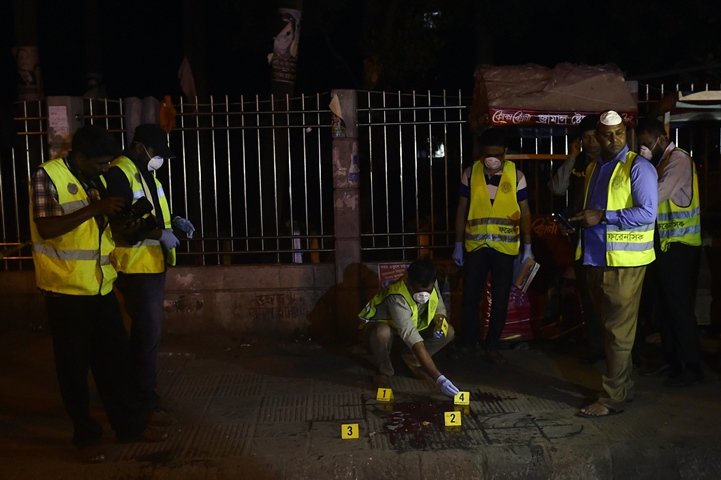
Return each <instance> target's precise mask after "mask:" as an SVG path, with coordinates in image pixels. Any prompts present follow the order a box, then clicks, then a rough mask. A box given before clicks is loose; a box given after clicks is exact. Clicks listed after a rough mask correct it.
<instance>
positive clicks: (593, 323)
mask: <svg viewBox="0 0 721 480" xmlns="http://www.w3.org/2000/svg"><path fill="white" fill-rule="evenodd" d="M574 271H575V274H576V289H577V291H578V296H579V297H580V298H581V308H582V309H583V323H584V325H585V327H586V339H587V344H588V345H587V346H588V355H589V356H595V355H600V354H601V353H603V328H602V327H601V321H600V319H599V318H598V313H597V312H596V308H595V307H594V305H593V299H592V298H591V293H590V292H589V290H588V282H587V281H586V267H585V266H584V265H583V263H582V262H581V261H578V260H577V261H576V263H575V264H574Z"/></svg>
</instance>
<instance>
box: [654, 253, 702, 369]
mask: <svg viewBox="0 0 721 480" xmlns="http://www.w3.org/2000/svg"><path fill="white" fill-rule="evenodd" d="M700 258H701V247H693V246H690V245H686V244H683V243H675V242H674V243H671V244H670V246H669V249H668V251H667V252H662V251H660V250H657V251H656V262H655V263H656V265H655V269H654V273H655V274H656V278H655V280H656V285H657V288H658V296H657V299H658V302H659V308H658V309H657V314H658V316H659V326H660V328H661V342H662V346H663V353H664V357H665V358H666V360H667V361H672V362H676V363H680V365H682V366H686V365H691V366H694V367H695V366H698V365H699V364H700V362H701V353H700V347H699V335H698V329H697V327H696V314H695V307H696V283H697V278H698V268H699V260H700Z"/></svg>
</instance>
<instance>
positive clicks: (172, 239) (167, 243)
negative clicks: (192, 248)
mask: <svg viewBox="0 0 721 480" xmlns="http://www.w3.org/2000/svg"><path fill="white" fill-rule="evenodd" d="M159 240H160V244H161V245H162V246H163V248H164V249H166V250H170V249H171V248H176V247H177V246H178V245H180V240H178V237H176V236H175V234H174V233H173V231H172V230H171V229H169V228H168V229H166V230H163V232H162V233H161V234H160V239H159Z"/></svg>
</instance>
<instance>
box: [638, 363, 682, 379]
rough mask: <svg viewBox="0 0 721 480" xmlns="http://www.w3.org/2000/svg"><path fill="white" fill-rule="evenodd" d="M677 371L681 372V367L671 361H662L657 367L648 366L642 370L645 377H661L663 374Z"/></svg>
mask: <svg viewBox="0 0 721 480" xmlns="http://www.w3.org/2000/svg"><path fill="white" fill-rule="evenodd" d="M675 372H678V373H680V369H679V368H678V367H675V366H673V365H671V364H670V363H665V362H664V363H662V364H661V365H658V366H656V367H651V366H649V367H647V368H645V369H643V370H641V375H643V376H645V377H659V376H661V375H671V374H673V373H675Z"/></svg>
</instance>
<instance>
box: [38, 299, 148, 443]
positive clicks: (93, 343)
mask: <svg viewBox="0 0 721 480" xmlns="http://www.w3.org/2000/svg"><path fill="white" fill-rule="evenodd" d="M45 304H46V306H47V313H48V321H49V324H50V329H51V332H52V336H53V349H54V352H55V369H56V372H57V377H58V383H59V386H60V393H61V395H62V397H63V403H64V404H65V410H66V411H67V412H68V415H69V416H70V419H71V420H72V422H73V427H74V434H73V443H75V444H76V445H78V446H83V445H88V444H92V443H96V442H98V441H99V440H100V437H101V435H102V429H101V427H100V424H99V423H98V422H97V420H95V419H94V418H92V417H91V416H90V392H89V387H88V370H91V371H92V372H93V378H94V379H95V384H96V385H97V387H98V393H99V394H100V398H101V400H102V402H103V406H104V407H105V411H106V413H107V415H108V419H109V420H110V425H111V427H112V428H113V430H115V432H116V434H117V436H118V437H119V438H124V437H133V436H135V435H138V434H140V433H141V432H142V431H143V429H144V423H143V417H142V412H141V410H140V408H139V405H138V402H137V401H134V400H133V399H132V397H131V395H130V389H129V385H130V384H129V373H130V372H129V366H130V362H129V360H130V356H129V343H128V336H127V332H126V331H125V327H124V326H123V321H122V318H121V315H120V308H119V305H118V301H117V299H116V297H115V294H113V293H110V294H108V295H95V296H85V295H56V294H47V295H46V297H45Z"/></svg>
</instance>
